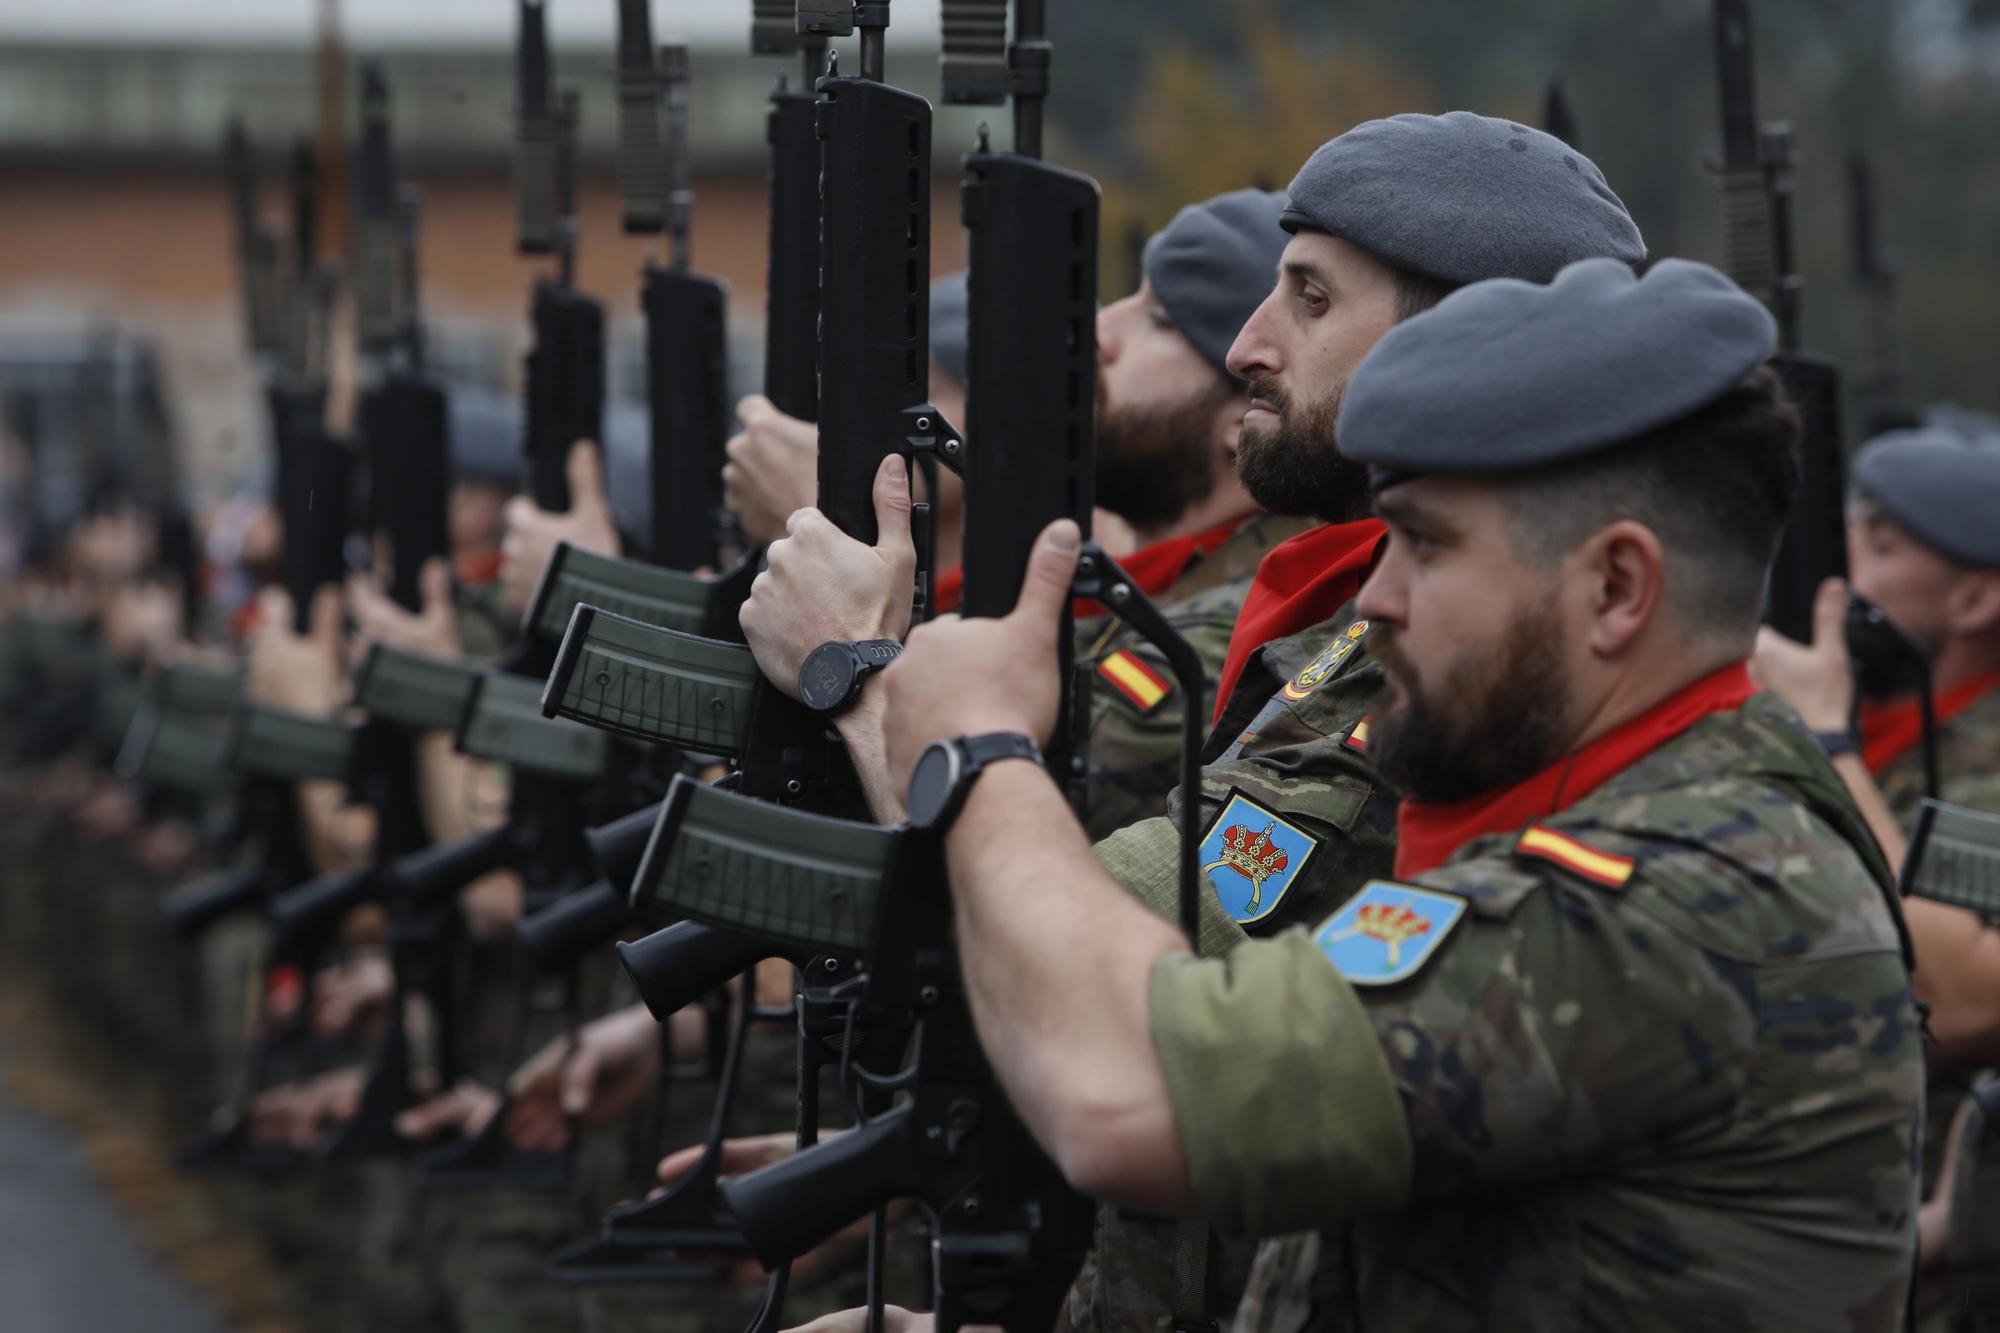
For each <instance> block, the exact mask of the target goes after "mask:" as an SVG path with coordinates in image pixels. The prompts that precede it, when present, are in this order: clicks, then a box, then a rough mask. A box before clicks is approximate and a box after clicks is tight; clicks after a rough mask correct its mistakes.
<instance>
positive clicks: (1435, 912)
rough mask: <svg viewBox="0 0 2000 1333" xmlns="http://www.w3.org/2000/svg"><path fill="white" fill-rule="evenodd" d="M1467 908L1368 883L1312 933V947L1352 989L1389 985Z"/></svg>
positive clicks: (1423, 892) (1405, 888)
mask: <svg viewBox="0 0 2000 1333" xmlns="http://www.w3.org/2000/svg"><path fill="white" fill-rule="evenodd" d="M1467 905H1468V904H1467V903H1466V900H1465V899H1463V898H1459V897H1455V896H1453V895H1452V894H1449V893H1437V892H1434V891H1433V890H1430V889H1420V888H1417V887H1416V886H1414V885H1411V884H1396V883H1393V882H1391V881H1389V880H1386V879H1376V880H1370V881H1369V882H1368V884H1367V885H1366V886H1365V887H1364V888H1363V889H1362V890H1361V892H1359V893H1357V894H1355V895H1354V896H1353V897H1352V898H1349V899H1348V900H1347V903H1346V905H1345V906H1343V907H1342V908H1341V909H1340V910H1339V911H1338V912H1335V913H1334V914H1333V915H1332V916H1331V917H1329V918H1327V921H1326V924H1324V925H1322V926H1321V927H1320V928H1319V929H1318V930H1317V931H1315V932H1314V933H1313V943H1314V944H1317V945H1318V946H1319V949H1320V952H1321V953H1324V954H1325V955H1326V956H1327V958H1328V959H1329V960H1330V961H1331V962H1332V963H1333V965H1334V966H1335V967H1337V968H1339V969H1340V975H1342V976H1343V977H1346V978H1347V979H1348V980H1349V981H1351V982H1353V983H1354V984H1355V985H1357V986H1393V985H1395V984H1396V983H1397V982H1399V981H1407V980H1409V979H1410V978H1411V977H1413V976H1415V975H1416V973H1417V969H1418V968H1420V967H1422V966H1423V965H1424V963H1425V961H1426V960H1428V959H1429V958H1430V956H1431V955H1432V954H1434V953H1436V952H1437V951H1438V947H1439V946H1440V945H1442V944H1443V943H1444V942H1445V940H1446V938H1448V937H1449V936H1450V935H1451V932H1452V929H1453V928H1454V927H1456V926H1457V925H1458V923H1459V922H1460V921H1462V920H1464V919H1465V909H1466V907H1467Z"/></svg>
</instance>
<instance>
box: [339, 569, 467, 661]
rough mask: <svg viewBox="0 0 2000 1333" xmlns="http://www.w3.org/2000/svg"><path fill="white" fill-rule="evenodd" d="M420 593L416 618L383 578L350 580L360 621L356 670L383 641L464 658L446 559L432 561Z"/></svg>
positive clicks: (350, 597)
mask: <svg viewBox="0 0 2000 1333" xmlns="http://www.w3.org/2000/svg"><path fill="white" fill-rule="evenodd" d="M417 592H418V597H419V602H418V609H417V611H416V613H415V614H412V613H410V612H408V611H406V610H404V609H403V607H402V605H401V604H400V603H399V602H397V601H396V599H395V598H393V597H391V596H389V591H388V589H387V587H385V586H384V584H383V582H382V579H381V576H380V575H376V574H351V575H349V576H348V579H347V611H348V614H349V615H351V616H352V617H353V618H354V646H353V649H352V651H351V652H350V654H349V659H350V660H349V666H350V667H359V666H360V665H361V662H362V660H363V659H364V658H365V657H367V655H368V650H369V648H371V647H372V646H374V645H375V644H378V643H386V644H388V645H389V646H390V647H391V648H401V649H403V650H405V651H407V652H413V653H423V654H426V655H427V656H430V657H440V658H455V657H458V656H459V655H460V653H461V652H462V647H461V645H460V643H459V638H458V614H457V612H456V611H454V610H453V609H452V604H451V566H450V565H448V564H446V563H445V562H444V561H443V560H441V559H431V560H426V561H425V562H424V567H423V571H422V572H421V573H420V574H419V575H418V576H417Z"/></svg>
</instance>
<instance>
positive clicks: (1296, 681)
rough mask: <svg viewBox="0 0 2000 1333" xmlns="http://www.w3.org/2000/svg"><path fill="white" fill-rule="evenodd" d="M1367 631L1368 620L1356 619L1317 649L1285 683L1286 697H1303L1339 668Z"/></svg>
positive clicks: (1350, 655) (1352, 652) (1295, 698)
mask: <svg viewBox="0 0 2000 1333" xmlns="http://www.w3.org/2000/svg"><path fill="white" fill-rule="evenodd" d="M1367 632H1368V622H1367V621H1365V620H1357V621H1355V622H1354V623H1353V624H1352V625H1349V626H1348V627H1347V629H1346V631H1345V632H1344V633H1342V634H1341V636H1340V637H1339V638H1337V639H1335V640H1334V641H1333V642H1332V643H1329V644H1328V645H1327V646H1326V647H1324V648H1322V649H1320V650H1319V654H1318V656H1316V657H1314V658H1313V660H1312V661H1310V662H1308V663H1306V664H1305V666H1304V667H1302V668H1300V670H1299V674H1298V675H1296V676H1293V677H1292V678H1291V679H1290V680H1289V681H1287V682H1286V683H1285V687H1284V690H1283V693H1284V696H1285V697H1286V698H1287V699H1293V700H1298V699H1303V698H1305V697H1306V696H1307V695H1308V694H1311V693H1312V692H1313V691H1314V690H1315V689H1317V688H1318V687H1319V684H1320V682H1321V681H1323V680H1325V679H1326V678H1327V677H1329V676H1331V675H1332V674H1333V673H1334V672H1336V671H1338V670H1340V664H1341V663H1342V662H1345V661H1346V660H1347V659H1348V658H1350V657H1352V656H1353V655H1354V650H1355V649H1356V648H1358V647H1360V646H1361V636H1362V635H1364V634H1366V633H1367Z"/></svg>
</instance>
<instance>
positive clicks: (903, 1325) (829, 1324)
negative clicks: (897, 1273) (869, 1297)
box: [790, 1305, 1001, 1333]
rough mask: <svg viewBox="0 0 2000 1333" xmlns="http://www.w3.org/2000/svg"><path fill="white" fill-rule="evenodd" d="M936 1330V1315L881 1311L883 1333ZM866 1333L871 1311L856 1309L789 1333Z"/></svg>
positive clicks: (976, 1329) (973, 1332) (990, 1330)
mask: <svg viewBox="0 0 2000 1333" xmlns="http://www.w3.org/2000/svg"><path fill="white" fill-rule="evenodd" d="M936 1327H937V1317H936V1316H935V1315H928V1314H913V1313H911V1312H910V1311H908V1310H905V1309H904V1308H903V1307H902V1306H900V1305H887V1306H884V1307H882V1328H883V1330H884V1333H931V1330H932V1329H934V1328H936ZM961 1327H963V1328H964V1330H965V1333H1001V1330H1000V1328H999V1326H998V1325H997V1324H965V1325H962V1326H961ZM867 1330H868V1311H867V1310H865V1309H855V1310H841V1311H838V1312H836V1313H834V1314H825V1315H821V1316H820V1317H819V1318H817V1319H815V1320H813V1321H812V1322H811V1323H810V1324H800V1325H798V1326H797V1327H796V1328H794V1329H792V1330H790V1333H867Z"/></svg>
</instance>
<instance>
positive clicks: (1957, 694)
mask: <svg viewBox="0 0 2000 1333" xmlns="http://www.w3.org/2000/svg"><path fill="white" fill-rule="evenodd" d="M1996 689H2000V671H1989V672H1987V673H1986V674H1985V675H1983V676H1974V677H1973V678H1972V679H1971V680H1968V681H1961V682H1960V683H1959V684H1957V685H1954V686H1952V687H1951V688H1950V689H1948V690H1946V691H1945V692H1944V693H1943V694H1941V695H1939V696H1938V697H1937V698H1936V699H1935V700H1933V701H1932V704H1931V708H1932V711H1933V712H1935V713H1936V715H1937V720H1938V723H1939V725H1943V724H1944V723H1946V722H1949V721H1950V720H1951V719H1952V718H1954V717H1957V716H1958V715H1959V714H1960V713H1963V712H1964V711H1965V710H1966V709H1968V708H1970V707H1972V705H1974V704H1976V703H1978V702H1979V701H1980V700H1981V699H1984V698H1985V697H1986V696H1987V695H1989V694H1991V693H1993V691H1994V690H1996ZM1860 720H1861V758H1862V761H1863V762H1864V763H1866V764H1867V765H1868V771H1869V772H1870V773H1880V772H1881V771H1882V770H1883V769H1885V768H1887V767H1888V766H1889V765H1891V764H1893V763H1895V762H1896V761H1897V760H1898V759H1901V758H1902V757H1903V756H1904V755H1905V754H1907V753H1908V752H1909V749H1910V747H1911V746H1913V745H1915V744H1916V743H1917V742H1918V741H1921V740H1922V739H1923V738H1924V720H1923V716H1922V714H1921V712H1920V711H1919V710H1918V708H1917V701H1916V700H1915V699H1904V700H1902V701H1900V702H1897V703H1893V704H1873V703H1864V704H1862V705H1861V719H1860Z"/></svg>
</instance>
